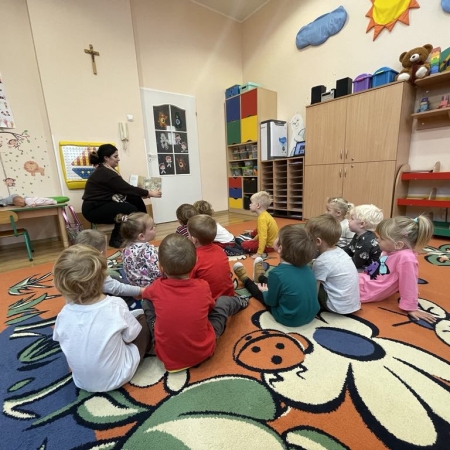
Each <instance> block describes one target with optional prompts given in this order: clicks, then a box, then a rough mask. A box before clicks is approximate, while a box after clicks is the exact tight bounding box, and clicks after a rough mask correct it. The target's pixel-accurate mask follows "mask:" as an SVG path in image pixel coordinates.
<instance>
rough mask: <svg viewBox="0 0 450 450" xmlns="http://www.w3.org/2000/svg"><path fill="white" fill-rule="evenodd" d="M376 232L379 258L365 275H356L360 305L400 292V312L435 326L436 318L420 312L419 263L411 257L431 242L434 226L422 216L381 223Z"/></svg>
mask: <svg viewBox="0 0 450 450" xmlns="http://www.w3.org/2000/svg"><path fill="white" fill-rule="evenodd" d="M376 232H377V234H378V236H379V237H378V244H379V246H380V248H381V250H382V254H381V258H380V260H379V261H378V262H376V263H374V264H373V265H372V266H371V267H368V268H367V269H366V272H367V273H360V274H359V290H360V293H361V302H362V303H368V302H379V301H381V300H384V299H386V298H387V297H389V296H390V295H392V294H394V293H396V292H399V293H400V302H399V307H400V309H402V310H404V311H406V312H407V313H408V314H409V315H410V316H411V317H412V318H414V319H415V320H419V319H423V320H425V321H426V322H429V323H434V322H436V316H435V315H433V314H431V313H429V312H427V311H423V310H421V309H419V305H418V303H419V301H418V299H419V290H418V287H417V279H418V278H419V263H418V262H417V256H416V253H414V250H415V249H421V248H422V247H424V246H425V245H426V244H428V242H429V241H430V239H431V237H432V236H433V223H432V222H431V220H430V219H428V218H427V217H425V216H419V217H416V218H415V219H411V218H410V217H401V216H400V217H393V218H392V219H385V220H383V221H382V222H380V223H379V224H378V226H377V228H376Z"/></svg>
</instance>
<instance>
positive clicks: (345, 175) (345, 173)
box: [344, 169, 347, 178]
mask: <svg viewBox="0 0 450 450" xmlns="http://www.w3.org/2000/svg"><path fill="white" fill-rule="evenodd" d="M344 178H347V169H344Z"/></svg>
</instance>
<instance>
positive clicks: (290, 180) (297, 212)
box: [260, 156, 304, 219]
mask: <svg viewBox="0 0 450 450" xmlns="http://www.w3.org/2000/svg"><path fill="white" fill-rule="evenodd" d="M303 166H304V159H303V156H298V157H293V158H280V159H274V160H270V161H261V171H260V177H261V190H263V191H267V192H269V194H271V195H272V198H273V204H272V205H271V207H270V208H269V211H270V212H271V213H272V214H273V215H274V216H277V217H290V218H292V219H302V218H303Z"/></svg>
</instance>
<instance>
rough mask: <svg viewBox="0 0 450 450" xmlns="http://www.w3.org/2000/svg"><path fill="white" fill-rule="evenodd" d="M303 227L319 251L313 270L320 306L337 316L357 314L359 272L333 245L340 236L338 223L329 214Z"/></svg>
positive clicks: (342, 252) (359, 305) (312, 220)
mask: <svg viewBox="0 0 450 450" xmlns="http://www.w3.org/2000/svg"><path fill="white" fill-rule="evenodd" d="M305 228H306V231H308V232H309V233H310V234H311V236H312V237H313V239H314V242H315V244H316V247H317V250H318V252H319V256H318V257H317V258H316V259H315V260H314V262H313V266H312V270H313V272H314V276H315V277H316V280H317V290H318V296H319V302H320V304H321V305H322V306H323V307H324V308H325V309H327V310H329V311H333V312H335V313H338V314H350V313H352V312H355V311H358V310H359V309H360V308H361V302H360V301H359V290H358V271H357V270H356V267H355V265H354V264H353V262H352V260H351V259H350V257H349V256H348V255H347V254H346V253H345V252H344V250H342V248H340V247H337V246H336V244H337V242H338V241H339V236H340V235H341V226H340V225H339V222H338V221H337V220H336V219H335V218H334V217H333V216H331V215H330V214H322V215H321V216H318V217H313V218H312V219H310V220H308V222H307V224H306V227H305Z"/></svg>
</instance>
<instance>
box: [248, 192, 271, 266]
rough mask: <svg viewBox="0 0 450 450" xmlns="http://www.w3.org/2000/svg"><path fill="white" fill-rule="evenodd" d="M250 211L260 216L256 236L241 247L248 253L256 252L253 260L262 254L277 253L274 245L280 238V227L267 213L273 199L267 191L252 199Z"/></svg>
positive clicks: (253, 196)
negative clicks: (278, 237)
mask: <svg viewBox="0 0 450 450" xmlns="http://www.w3.org/2000/svg"><path fill="white" fill-rule="evenodd" d="M250 202H251V203H250V211H252V212H254V213H256V214H257V215H258V219H257V222H256V235H255V236H254V237H253V238H252V239H250V240H248V241H243V242H242V243H241V247H242V248H243V249H244V251H246V252H248V253H253V252H256V253H255V254H254V255H252V258H257V257H259V256H261V255H262V253H269V252H273V251H275V250H274V248H273V244H274V242H275V239H276V238H277V236H278V225H277V223H276V222H275V219H274V218H273V217H272V216H271V215H270V214H269V213H268V212H267V208H268V207H269V206H270V205H271V203H272V199H271V197H270V194H269V193H268V192H266V191H260V192H257V193H256V194H253V195H252V196H251V197H250Z"/></svg>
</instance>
